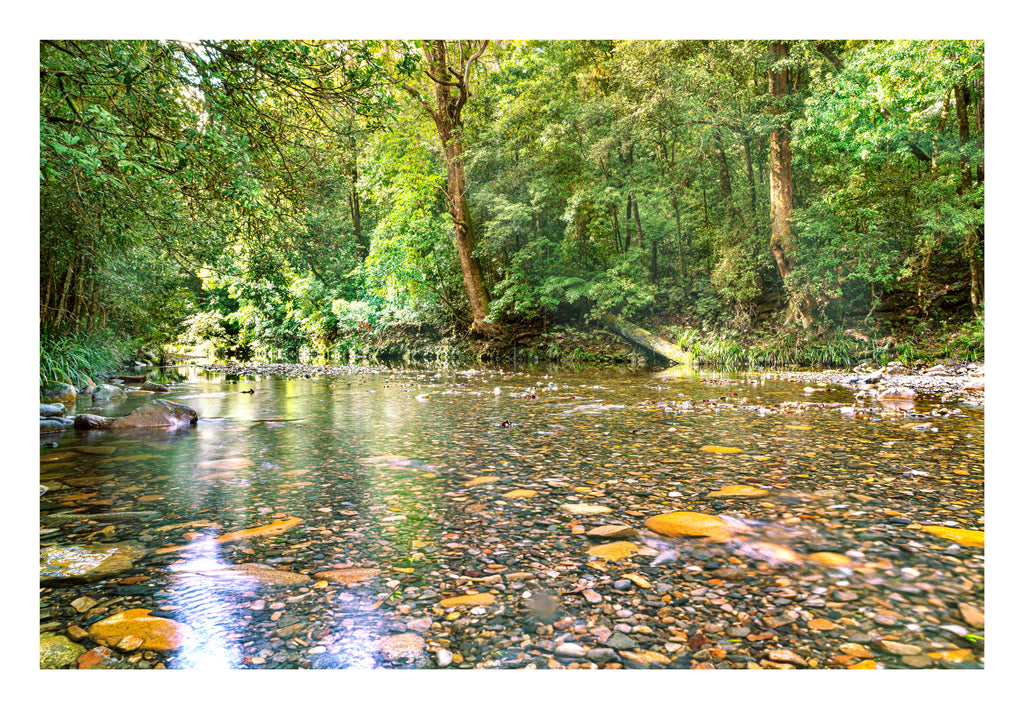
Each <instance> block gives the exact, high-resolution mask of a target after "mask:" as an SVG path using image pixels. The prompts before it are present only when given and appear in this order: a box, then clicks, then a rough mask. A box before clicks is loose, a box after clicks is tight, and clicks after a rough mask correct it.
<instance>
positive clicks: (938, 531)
mask: <svg viewBox="0 0 1024 709" xmlns="http://www.w3.org/2000/svg"><path fill="white" fill-rule="evenodd" d="M921 531H923V532H928V533H929V534H934V535H936V536H938V537H942V538H943V539H949V540H950V541H954V542H956V543H957V544H963V545H964V546H969V547H983V546H985V532H982V531H978V530H974V529H957V528H955V527H941V526H934V525H928V526H924V527H921Z"/></svg>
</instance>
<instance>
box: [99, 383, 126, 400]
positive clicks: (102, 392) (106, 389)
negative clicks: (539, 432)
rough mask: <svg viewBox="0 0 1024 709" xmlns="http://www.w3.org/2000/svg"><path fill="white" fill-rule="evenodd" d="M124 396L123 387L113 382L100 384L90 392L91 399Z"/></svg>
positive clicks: (108, 398)
mask: <svg viewBox="0 0 1024 709" xmlns="http://www.w3.org/2000/svg"><path fill="white" fill-rule="evenodd" d="M126 396H127V394H125V393H124V389H122V388H121V387H117V386H114V385H113V384H100V385H99V386H97V387H96V388H95V389H94V390H93V392H92V400H93V401H110V400H111V399H123V398H125V397H126Z"/></svg>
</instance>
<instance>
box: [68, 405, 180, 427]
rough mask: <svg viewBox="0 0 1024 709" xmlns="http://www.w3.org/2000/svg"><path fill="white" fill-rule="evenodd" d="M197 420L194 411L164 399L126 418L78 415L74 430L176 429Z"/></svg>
mask: <svg viewBox="0 0 1024 709" xmlns="http://www.w3.org/2000/svg"><path fill="white" fill-rule="evenodd" d="M198 420H199V414H197V413H196V411H195V409H191V408H189V407H188V406H183V405H182V404H176V403H174V402H173V401H167V400H166V399H153V400H151V401H147V402H146V403H145V404H143V405H142V406H140V407H139V408H137V409H135V410H134V411H132V412H131V413H130V414H128V415H127V416H120V417H117V418H108V417H106V416H96V415H94V414H79V415H78V416H76V417H75V428H77V429H91V428H97V429H121V428H177V427H179V426H194V425H195V424H196V422H197V421H198Z"/></svg>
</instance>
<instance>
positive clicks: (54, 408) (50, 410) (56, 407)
mask: <svg viewBox="0 0 1024 709" xmlns="http://www.w3.org/2000/svg"><path fill="white" fill-rule="evenodd" d="M65 410H66V407H65V406H64V404H61V403H56V404H40V405H39V415H40V416H42V417H49V416H61V415H63V413H64V411H65Z"/></svg>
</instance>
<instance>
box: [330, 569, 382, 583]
mask: <svg viewBox="0 0 1024 709" xmlns="http://www.w3.org/2000/svg"><path fill="white" fill-rule="evenodd" d="M378 574H380V569H369V568H365V569H363V568H351V569H328V570H327V571H318V572H316V573H315V574H313V578H317V579H324V580H326V581H333V582H334V583H340V584H345V585H350V584H354V583H359V582H360V581H366V580H367V579H372V578H373V577H374V576H377V575H378Z"/></svg>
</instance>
